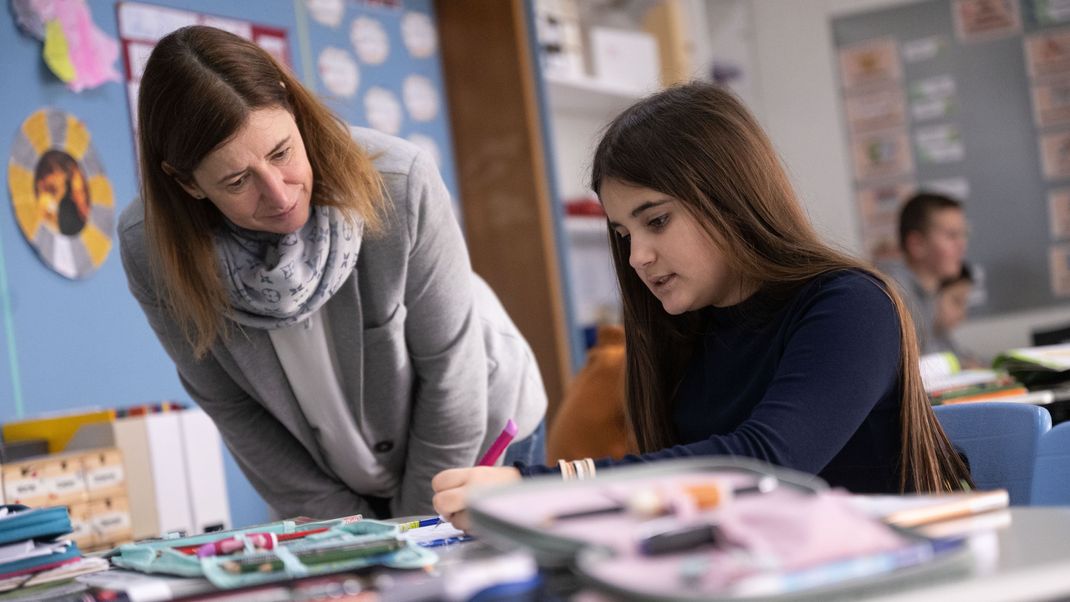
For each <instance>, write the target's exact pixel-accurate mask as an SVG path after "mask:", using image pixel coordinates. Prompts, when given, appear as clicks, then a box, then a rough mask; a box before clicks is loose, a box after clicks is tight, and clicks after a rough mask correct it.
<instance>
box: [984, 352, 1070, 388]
mask: <svg viewBox="0 0 1070 602" xmlns="http://www.w3.org/2000/svg"><path fill="white" fill-rule="evenodd" d="M994 365H995V366H996V367H997V368H999V369H1001V370H1006V371H1007V372H1009V373H1010V374H1012V375H1014V376H1015V378H1017V379H1018V380H1019V381H1021V382H1023V383H1025V384H1027V385H1029V386H1030V387H1034V388H1035V387H1050V386H1055V385H1061V384H1064V383H1066V382H1068V381H1070V344H1062V345H1047V346H1043V347H1026V348H1022V349H1011V350H1010V351H1005V352H1003V353H1001V354H1000V355H999V356H997V357H996V359H995V362H994Z"/></svg>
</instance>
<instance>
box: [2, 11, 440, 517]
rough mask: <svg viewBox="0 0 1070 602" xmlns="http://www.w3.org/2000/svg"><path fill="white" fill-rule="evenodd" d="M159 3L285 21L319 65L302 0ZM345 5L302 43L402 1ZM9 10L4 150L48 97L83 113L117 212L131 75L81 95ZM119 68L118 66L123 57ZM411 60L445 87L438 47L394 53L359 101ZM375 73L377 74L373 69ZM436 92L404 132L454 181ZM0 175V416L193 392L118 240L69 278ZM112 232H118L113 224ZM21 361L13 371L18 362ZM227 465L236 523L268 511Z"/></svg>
mask: <svg viewBox="0 0 1070 602" xmlns="http://www.w3.org/2000/svg"><path fill="white" fill-rule="evenodd" d="M5 4H6V5H8V6H10V3H7V2H5ZM116 4H117V3H116V2H115V1H113V0H90V1H89V7H90V9H91V11H92V15H93V20H94V22H95V23H96V24H97V25H98V26H99V27H100V28H101V29H102V30H103V31H104V32H105V33H106V34H108V35H109V36H111V37H113V38H115V39H117V38H118V33H117V23H116ZM153 4H159V5H166V6H173V7H177V8H183V9H188V10H194V11H200V12H204V13H209V14H214V15H219V16H224V17H232V18H238V19H245V20H249V21H253V22H255V23H258V24H262V25H267V26H273V27H279V28H282V29H285V30H287V32H288V39H289V43H290V50H291V53H292V54H293V57H292V59H293V60H292V64H293V65H294V66H295V69H296V70H297V72H298V74H299V75H300V76H301V77H302V79H303V80H304V81H310V80H309V77H312V78H315V77H316V74H315V73H312V74H308V73H304V72H303V69H302V65H303V64H312V65H314V64H315V58H314V55H313V58H312V59H311V61H303V60H302V58H303V57H301V56H299V53H300V51H301V49H302V44H301V40H300V39H299V33H300V32H299V31H298V29H297V24H298V15H297V13H295V10H297V9H299V8H300V9H302V10H303V8H301V7H303V5H302V4H299V3H295V2H292V1H291V0H232V1H228V2H218V1H217V0H154V1H153ZM345 4H346V11H347V12H346V18H345V20H344V21H343V25H342V26H341V29H340V30H339V31H331V30H328V29H326V28H323V27H322V26H320V25H317V24H315V23H314V22H312V21H311V20H310V19H308V18H307V16H306V17H305V18H306V21H308V22H309V23H310V25H309V27H310V29H316V30H317V31H316V36H315V37H314V39H312V41H311V44H308V45H307V46H306V47H311V48H312V49H313V50H315V49H316V48H317V47H318V45H321V44H323V43H324V40H327V39H328V38H331V37H332V36H333V37H334V38H337V39H338V42H337V44H336V45H338V46H342V47H345V46H348V47H349V49H350V52H352V46H350V45H349V44H348V24H349V22H350V21H351V20H352V18H353V17H354V16H356V15H357V13H358V12H367V13H368V14H369V15H370V16H374V17H377V18H380V19H383V20H384V22H389V20H390V19H395V20H397V19H400V13H399V12H397V11H391V10H388V9H382V8H375V7H364V6H363V4H361V3H359V2H350V1H347V2H345ZM403 4H404V8H405V10H415V11H421V12H429V11H430V10H431V7H430V1H429V0H413V1H407V2H404V3H403ZM2 15H3V18H0V61H2V64H3V75H4V78H3V81H4V84H3V87H4V89H3V90H2V91H0V141H2V143H3V148H5V149H7V152H8V153H10V150H11V144H12V142H13V141H14V139H15V137H16V135H17V134H18V130H19V127H20V126H21V124H22V122H23V120H25V119H26V117H28V116H29V115H30V114H31V113H33V112H34V111H37V110H38V109H41V108H43V107H53V108H56V109H59V110H62V111H65V112H69V113H71V114H73V115H74V116H76V117H77V118H78V119H79V120H81V121H82V122H83V123H85V125H86V126H87V128H88V130H89V132H90V134H91V136H92V138H91V140H92V144H93V146H94V147H95V149H96V151H97V153H98V155H99V156H100V160H101V162H102V163H103V167H104V171H105V173H106V174H107V176H108V178H109V179H110V181H111V185H112V189H113V193H114V196H115V201H116V213H118V212H119V211H121V210H122V209H123V208H124V207H125V206H126V205H127V204H128V203H130V202H131V200H132V199H133V198H134V196H135V194H136V188H137V185H136V179H135V178H136V175H135V166H134V150H133V136H132V132H131V128H130V116H129V109H128V107H127V97H126V92H125V87H124V85H125V84H123V83H108V84H105V85H103V86H100V87H98V88H95V89H92V90H87V91H83V92H81V93H77V94H76V93H74V92H71V91H70V90H69V89H68V88H67V87H66V85H64V84H63V83H62V82H60V81H59V80H58V79H57V78H56V77H54V76H53V75H52V74H51V72H50V71H48V69H47V67H46V66H45V64H44V62H43V60H42V59H41V47H42V44H41V42H40V41H38V40H36V39H34V38H32V37H30V36H29V35H26V34H25V33H23V32H22V31H20V30H19V29H18V28H17V26H16V24H15V21H14V18H13V16H12V15H11V12H10V9H9V10H7V11H4V12H3V13H2ZM391 27H392V28H391ZM387 29H388V30H389V31H390V32H391V33H392V35H396V34H397V24H396V23H394V24H393V25H392V26H390V25H388V27H387ZM392 44H393V46H394V47H395V49H396V48H399V47H401V42H400V40H397V39H392ZM395 53H396V61H402V60H403V58H404V57H403V56H401V54H400V53H397V52H396V50H395ZM115 68H116V69H117V70H119V71H120V72H122V70H123V62H122V58H121V57H120V59H119V60H118V61H116V64H115ZM404 69H410V70H412V71H417V70H418V71H419V72H422V73H424V74H425V75H428V77H429V78H431V79H432V80H433V81H434V82H435V83H436V84H438V85H439V87H440V93H441V79H442V78H441V69H440V65H439V61H438V55H437V54H436V55H435V56H434V57H433V58H431V59H423V60H422V61H419V62H418V64H413V65H404V64H401V62H392V63H389V64H387V65H384V66H383V67H382V68H376V69H375V70H372V69H371V68H368V69H365V68H364V67H363V65H362V75H363V76H364V77H362V83H361V87H360V90H359V91H358V94H357V97H355V99H354V100H353V102H354V103H356V102H357V100H356V98H360V97H361V96H362V94H361V92H362V91H363V89H364V88H365V85H366V84H365V82H367V81H373V80H374V79H375V78H378V79H379V81H380V82H381V83H380V85H382V86H384V87H389V86H393V87H394V89H395V91H396V93H397V94H398V97H399V98H400V97H401V92H400V81H401V79H402V75H403V74H402V75H399V73H400V72H401V71H403V70H404ZM373 71H375V72H378V71H382V73H377V74H376V75H375V78H373V76H372V74H373ZM315 87H317V88H319V86H315ZM441 102H442V105H441V107H442V108H441V110H440V114H439V117H438V119H437V121H436V122H433V123H427V124H419V127H418V128H417V126H416V125H412V126H410V127H409V129H406V130H403V132H402V133H401V135H403V136H405V135H408V134H409V133H411V132H414V131H417V130H418V129H420V130H423V132H422V133H426V134H427V135H429V136H432V137H434V138H436V142H437V143H438V145H439V148H440V152H441V153H442V156H443V167H444V168H445V169H444V171H445V173H444V177H445V179H446V181H447V183H448V185H449V187H450V189H451V190H456V187H455V185H454V182H455V178H454V175H453V159H452V156H451V153H452V148H451V143H450V141H449V131H448V127H447V126H446V123H447V118H446V115H447V112H446V107H445V94H444V93H443V94H441ZM332 106H333V107H334V108H335V109H336V110H338V111H340V112H342V113H343V116H344V117H345V118H346V119H348V120H350V121H352V122H354V123H358V124H361V125H363V124H364V122H363V109H362V108H360V107H362V105H360V107H358V106H357V105H356V104H354V105H353V106H346V104H345V103H342V104H341V105H339V103H338V102H334V103H333V104H332ZM0 179H2V180H3V183H2V188H3V190H4V198H5V199H7V202H6V205H7V206H6V207H3V208H0V251H2V254H3V256H2V257H0V270H2V271H0V285H2V284H3V282H2V280H3V278H2V276H4V275H5V274H6V281H7V290H6V291H4V290H0V312H4V308H5V307H9V309H10V311H9V312H5V313H6V315H5V316H4V318H5V319H4V320H0V421H7V420H11V419H14V418H18V417H22V416H32V415H36V414H39V413H43V412H53V411H60V410H70V409H74V408H84V407H90V406H99V407H121V406H128V405H135V404H140V403H146V402H151V401H156V400H162V399H175V400H185V401H188V399H189V398H188V396H187V395H186V392H185V391H184V390H183V389H182V387H181V385H180V384H179V381H178V378H177V377H176V375H175V371H174V367H173V365H172V364H171V362H170V360H169V359H168V358H167V356H166V355H165V353H164V352H163V350H162V349H161V348H160V346H159V344H158V342H157V341H156V339H155V337H154V335H153V333H152V332H151V330H150V329H149V327H148V325H147V323H146V322H145V318H144V316H143V315H142V313H141V310H140V308H139V307H138V306H137V304H136V303H135V301H134V299H133V298H132V297H131V296H130V294H129V292H128V290H127V286H126V280H125V277H124V275H123V272H122V266H121V265H120V260H119V253H118V248H117V246H114V245H113V247H112V250H111V252H110V254H109V255H108V258H107V259H106V260H105V262H104V263H103V265H102V266H101V267H100V269H99V270H98V271H97V272H96V273H95V274H93V275H92V276H91V277H90V278H88V279H86V280H81V281H71V280H68V279H66V278H64V277H62V276H60V275H58V274H56V273H55V272H53V271H52V270H51V269H49V268H48V267H46V266H45V265H44V264H43V263H42V262H41V261H40V260H39V259H38V258H37V256H36V254H35V252H34V250H33V248H31V246H30V245H29V244H28V243H27V241H26V240H25V238H24V237H23V236H22V233H21V232H20V230H19V228H18V225H17V223H16V222H15V219H14V212H13V211H12V209H11V205H10V194H9V192H8V183H7V170H6V168H5V169H4V170H3V172H2V174H0ZM109 234H110V235H112V236H113V242H114V232H111V233H109ZM5 292H6V295H5ZM9 322H10V324H9ZM12 359H14V360H15V361H14V362H13V361H12ZM15 365H17V370H13V366H15ZM226 466H227V479H228V489H229V494H230V501H231V507H232V513H233V521H234V524H236V525H246V524H252V523H256V522H263V521H264V520H266V519H267V517H268V514H267V507H266V505H265V504H264V503H263V501H262V500H260V498H259V496H257V494H256V493H255V492H254V491H253V490H252V488H251V486H250V485H249V484H248V482H247V481H246V480H245V478H244V477H243V476H242V475H241V473H240V471H239V470H238V468H237V465H236V464H235V462H234V460H233V458H231V457H229V454H228V455H227V458H226Z"/></svg>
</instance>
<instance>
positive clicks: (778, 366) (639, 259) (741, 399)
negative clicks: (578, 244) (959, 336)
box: [432, 83, 970, 528]
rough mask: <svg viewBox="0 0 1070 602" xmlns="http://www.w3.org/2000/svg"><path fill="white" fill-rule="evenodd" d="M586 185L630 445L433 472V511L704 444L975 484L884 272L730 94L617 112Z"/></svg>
mask: <svg viewBox="0 0 1070 602" xmlns="http://www.w3.org/2000/svg"><path fill="white" fill-rule="evenodd" d="M592 188H593V189H594V190H595V192H596V193H597V194H598V196H599V199H600V200H601V202H602V204H603V206H604V208H605V210H606V215H607V217H608V229H609V234H610V236H611V239H612V243H611V244H612V250H613V258H614V263H615V267H616V273H617V279H618V281H619V283H620V288H621V291H622V293H623V294H622V301H623V310H624V326H625V333H626V339H627V342H626V362H627V367H626V399H627V405H628V414H629V418H630V426H631V429H632V431H633V432H634V435H635V441H636V443H637V444H638V447H639V451H640V453H639V454H638V455H630V456H626V457H625V458H624V459H623V460H621V461H613V460H609V459H604V460H600V461H597V462H594V461H592V460H590V459H584V460H578V461H573V462H565V461H561V462H559V465H558V467H547V466H537V465H535V466H531V465H520V466H518V467H515V468H514V467H497V468H478V467H477V468H458V469H452V470H447V471H444V472H442V473H440V474H438V475H437V476H435V478H434V480H433V481H432V487H433V488H434V490H435V491H436V494H435V498H434V505H435V509H436V510H438V512H439V513H441V514H442V515H443V516H446V517H448V518H449V519H450V520H451V521H453V522H454V524H455V525H457V526H458V527H460V528H467V527H468V526H469V523H468V517H467V514H466V513H465V512H464V510H465V507H466V503H465V495H466V489H467V487H468V486H470V485H474V484H483V483H497V482H509V481H513V480H516V479H519V478H521V476H522V475H536V474H544V473H550V472H556V471H558V470H561V473H562V476H563V477H564V478H570V477H588V476H593V474H594V472H595V469H596V468H597V469H598V470H602V469H605V468H608V467H611V466H616V465H620V464H633V463H636V462H647V461H657V460H663V459H669V458H679V457H686V456H697V455H736V456H748V457H752V458H757V459H760V460H765V461H768V462H771V463H773V464H777V465H780V466H784V467H788V468H792V469H796V470H800V471H804V472H808V473H813V474H817V475H819V476H821V477H823V478H824V479H825V480H827V481H828V482H829V483H830V484H831V485H833V486H840V487H845V488H847V489H849V490H851V491H855V492H866V493H892V492H900V491H917V492H938V491H947V490H953V489H959V488H960V487H961V484H963V483H969V481H970V477H969V472H968V469H967V467H966V466H965V464H964V463H963V461H962V459H961V458H960V457H959V456H958V455H957V454H956V453H955V451H954V449H953V448H952V446H951V444H950V442H949V441H948V439H947V437H946V436H945V435H944V433H943V431H942V430H941V428H940V426H939V424H938V423H937V420H936V417H935V416H934V415H933V412H932V409H931V408H930V407H929V401H928V399H927V397H926V396H925V392H924V390H923V389H922V383H921V378H920V375H919V372H918V350H917V344H916V342H915V338H914V332H913V330H912V329H911V328H909V327H904V325H906V324H909V321H908V318H907V314H906V310H905V308H904V307H903V303H902V301H901V300H900V298H899V295H898V294H897V293H896V291H895V288H894V286H893V285H892V284H891V283H890V282H889V281H888V280H887V279H886V278H885V277H884V276H882V275H881V274H879V273H875V272H873V271H872V270H871V269H870V268H868V267H867V266H866V264H864V263H863V262H861V261H859V260H857V259H854V258H852V257H850V256H847V255H845V254H843V253H841V252H839V251H837V250H835V249H833V248H832V247H830V246H829V245H827V244H826V243H824V242H822V241H821V240H820V238H819V237H818V235H817V233H816V232H815V231H814V229H813V228H812V226H811V225H810V223H809V221H808V220H807V218H806V214H805V212H804V211H803V208H802V206H801V205H800V204H799V201H798V199H797V197H796V195H795V192H794V191H793V190H792V188H791V185H790V184H789V182H788V178H787V176H786V174H785V172H784V170H783V168H782V167H781V165H780V162H779V159H778V157H777V156H776V154H775V151H774V150H773V147H772V144H771V143H770V142H769V140H768V139H767V138H766V136H765V134H764V133H763V132H762V130H761V128H760V127H759V125H758V123H757V122H756V121H755V119H754V118H753V117H752V116H751V115H750V114H749V113H748V112H747V111H746V109H745V108H744V107H743V105H742V104H741V103H740V102H739V100H737V99H736V98H735V97H734V96H732V95H731V94H730V93H728V92H726V91H724V90H722V89H720V88H717V87H715V86H713V85H709V84H703V83H693V84H689V85H684V86H678V87H673V88H670V89H668V90H665V91H663V92H661V93H658V94H655V95H653V96H651V97H649V98H647V99H645V100H642V101H640V102H639V103H638V104H636V105H634V106H633V107H631V108H630V109H627V110H626V111H625V112H624V113H623V114H621V115H620V116H618V117H617V118H616V119H615V120H614V121H613V122H612V123H611V124H610V126H609V128H608V130H607V132H606V134H605V135H604V137H603V138H602V140H601V142H600V144H599V145H598V149H597V151H596V153H595V156H594V161H593V173H592Z"/></svg>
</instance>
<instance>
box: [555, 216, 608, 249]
mask: <svg viewBox="0 0 1070 602" xmlns="http://www.w3.org/2000/svg"><path fill="white" fill-rule="evenodd" d="M565 232H567V233H568V235H569V238H570V239H572V240H580V239H582V240H599V241H604V242H607V243H608V241H609V235H608V233H607V231H606V218H604V217H600V216H598V217H595V216H592V217H587V216H576V215H568V216H565ZM607 248H608V247H607Z"/></svg>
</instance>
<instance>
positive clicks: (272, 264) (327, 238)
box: [215, 205, 363, 330]
mask: <svg viewBox="0 0 1070 602" xmlns="http://www.w3.org/2000/svg"><path fill="white" fill-rule="evenodd" d="M224 221H225V223H226V226H225V227H223V228H221V229H220V231H219V232H218V233H217V234H216V239H215V242H216V253H217V255H218V256H219V263H220V270H221V273H222V276H223V282H224V284H225V286H226V287H227V291H228V294H229V297H230V303H231V310H230V314H229V316H228V317H229V318H231V319H232V320H234V321H235V322H238V323H239V324H244V325H246V326H252V327H254V328H265V329H268V330H271V329H275V328H282V327H284V326H289V325H291V324H296V323H297V322H300V321H302V320H304V319H305V318H307V317H308V316H309V315H311V314H312V313H314V312H315V311H316V310H318V309H319V308H320V307H321V306H322V305H323V304H324V303H326V302H327V300H328V299H330V298H331V296H332V295H334V293H335V291H337V290H338V289H339V287H341V286H342V283H343V282H345V281H346V279H347V278H348V277H349V274H350V273H351V272H352V271H353V268H354V267H355V266H356V265H357V252H358V251H360V241H361V234H362V232H363V222H361V221H360V220H359V219H352V220H346V218H345V215H344V214H343V213H342V212H341V211H340V210H339V209H338V208H336V207H319V206H315V205H313V206H312V211H311V215H310V216H309V218H308V221H307V222H306V223H305V225H304V226H302V227H301V229H300V230H298V231H297V232H293V233H291V234H273V233H269V232H254V231H252V230H246V229H245V228H241V227H239V226H236V225H234V224H233V223H231V222H230V221H229V220H224Z"/></svg>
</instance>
